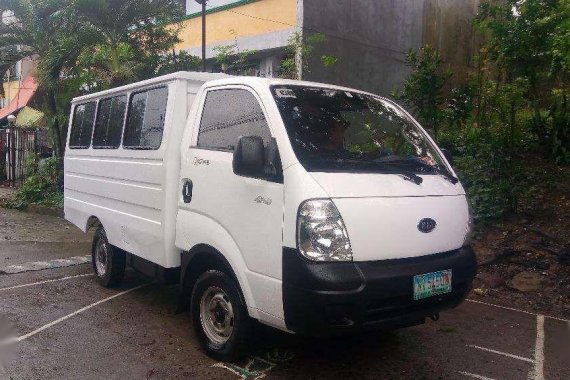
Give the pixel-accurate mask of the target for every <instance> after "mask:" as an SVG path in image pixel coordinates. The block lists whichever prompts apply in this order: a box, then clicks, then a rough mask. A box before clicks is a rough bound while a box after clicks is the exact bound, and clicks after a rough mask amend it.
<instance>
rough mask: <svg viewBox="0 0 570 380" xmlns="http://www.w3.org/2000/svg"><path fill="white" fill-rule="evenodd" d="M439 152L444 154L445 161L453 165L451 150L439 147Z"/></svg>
mask: <svg viewBox="0 0 570 380" xmlns="http://www.w3.org/2000/svg"><path fill="white" fill-rule="evenodd" d="M440 150H441V153H443V155H444V156H445V159H446V160H447V162H449V164H450V165H454V164H455V161H454V160H453V156H452V155H451V152H450V151H449V150H447V149H445V148H441V149H440Z"/></svg>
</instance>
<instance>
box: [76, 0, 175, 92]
mask: <svg viewBox="0 0 570 380" xmlns="http://www.w3.org/2000/svg"><path fill="white" fill-rule="evenodd" d="M71 1H72V8H71V10H72V13H71V15H70V17H72V18H74V19H75V20H77V22H78V23H79V24H80V25H81V28H82V31H83V32H84V33H85V34H86V35H89V36H90V38H89V41H90V42H89V43H88V44H85V43H84V44H83V57H82V59H81V61H80V65H79V69H80V70H88V71H92V72H93V74H92V75H94V76H95V78H96V82H97V83H98V85H99V86H103V87H105V86H110V87H114V86H118V85H122V84H126V83H129V82H131V81H135V80H139V79H144V78H148V77H150V76H152V75H154V74H155V73H156V68H157V67H158V66H159V65H160V64H161V62H163V55H164V54H165V53H166V52H168V51H169V50H170V49H171V48H172V47H173V46H174V44H175V43H177V42H178V41H179V39H178V30H179V26H177V24H170V25H167V23H172V22H174V21H175V20H177V19H178V18H179V16H181V14H182V13H181V12H182V9H181V8H180V2H179V1H176V0H71Z"/></svg>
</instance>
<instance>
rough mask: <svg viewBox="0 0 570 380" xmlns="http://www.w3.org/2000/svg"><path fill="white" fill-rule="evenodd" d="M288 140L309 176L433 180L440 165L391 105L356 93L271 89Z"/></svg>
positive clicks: (417, 132)
mask: <svg viewBox="0 0 570 380" xmlns="http://www.w3.org/2000/svg"><path fill="white" fill-rule="evenodd" d="M272 93H273V96H274V98H275V101H276V103H277V106H278V108H279V111H280V113H281V117H282V118H283V122H284V123H285V127H286V129H287V133H288V135H289V139H290V140H291V144H292V146H293V149H294V151H295V154H296V155H297V158H298V159H299V161H300V162H301V164H302V165H303V166H304V167H305V168H306V169H307V170H309V171H365V172H370V171H372V172H394V171H403V172H407V173H422V174H424V173H425V174H435V173H437V172H438V171H441V170H447V169H446V168H445V166H444V164H443V160H442V159H441V157H440V156H439V154H438V153H437V152H436V151H435V149H434V147H433V146H432V144H431V143H430V142H429V141H428V140H427V139H426V136H425V135H424V133H423V132H422V131H421V130H419V129H418V128H417V127H416V126H415V125H414V123H413V122H412V120H410V119H409V117H408V116H406V114H405V113H404V112H403V111H402V110H401V109H400V108H399V107H398V106H396V105H395V104H393V103H391V102H389V101H387V100H384V99H382V98H379V97H375V96H371V95H366V94H361V93H358V92H351V91H343V90H333V89H326V88H317V87H305V86H282V85H279V86H272Z"/></svg>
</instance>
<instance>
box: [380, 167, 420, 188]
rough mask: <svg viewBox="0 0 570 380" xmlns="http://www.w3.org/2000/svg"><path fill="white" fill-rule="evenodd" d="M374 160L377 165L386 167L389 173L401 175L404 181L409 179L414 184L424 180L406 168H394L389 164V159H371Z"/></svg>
mask: <svg viewBox="0 0 570 380" xmlns="http://www.w3.org/2000/svg"><path fill="white" fill-rule="evenodd" d="M372 162H374V163H375V164H376V165H378V166H382V167H383V168H385V169H386V171H387V172H389V173H390V174H397V175H400V176H402V177H403V178H404V179H405V180H406V181H410V182H413V183H415V184H416V185H421V183H422V182H423V181H424V179H423V178H422V177H420V176H419V175H417V174H416V173H414V172H410V171H408V170H402V169H396V168H394V167H393V166H391V165H390V164H391V163H392V162H390V161H386V162H376V161H372Z"/></svg>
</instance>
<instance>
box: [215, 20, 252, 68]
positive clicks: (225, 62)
mask: <svg viewBox="0 0 570 380" xmlns="http://www.w3.org/2000/svg"><path fill="white" fill-rule="evenodd" d="M231 33H232V34H233V35H234V42H233V43H232V44H227V45H220V46H216V47H214V52H215V53H216V55H215V56H214V60H215V61H216V63H217V64H219V65H220V66H221V69H222V71H223V72H228V71H230V70H231V71H233V72H240V71H241V70H242V69H243V68H244V66H245V65H246V63H247V60H248V59H249V58H250V57H251V56H252V55H254V54H255V53H256V51H255V50H252V49H240V47H239V45H238V40H237V33H236V32H235V31H234V30H232V31H231Z"/></svg>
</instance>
